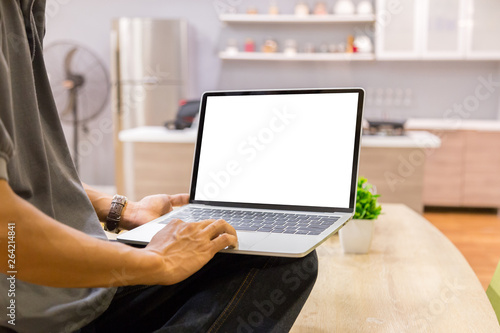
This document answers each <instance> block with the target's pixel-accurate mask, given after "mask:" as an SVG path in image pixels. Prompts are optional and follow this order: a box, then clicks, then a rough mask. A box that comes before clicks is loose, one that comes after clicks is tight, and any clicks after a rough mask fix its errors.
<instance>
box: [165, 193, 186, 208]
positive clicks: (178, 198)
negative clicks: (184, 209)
mask: <svg viewBox="0 0 500 333" xmlns="http://www.w3.org/2000/svg"><path fill="white" fill-rule="evenodd" d="M169 199H170V203H171V204H172V206H184V205H187V204H188V203H189V194H187V193H181V194H173V195H169Z"/></svg>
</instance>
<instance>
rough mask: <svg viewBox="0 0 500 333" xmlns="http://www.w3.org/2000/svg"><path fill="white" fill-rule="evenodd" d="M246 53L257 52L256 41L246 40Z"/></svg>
mask: <svg viewBox="0 0 500 333" xmlns="http://www.w3.org/2000/svg"><path fill="white" fill-rule="evenodd" d="M245 52H255V41H254V40H253V39H252V38H247V39H246V40H245Z"/></svg>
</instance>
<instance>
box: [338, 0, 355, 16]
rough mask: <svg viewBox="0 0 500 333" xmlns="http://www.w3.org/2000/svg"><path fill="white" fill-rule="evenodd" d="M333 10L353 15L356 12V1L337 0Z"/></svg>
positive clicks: (340, 13) (339, 13)
mask: <svg viewBox="0 0 500 333" xmlns="http://www.w3.org/2000/svg"><path fill="white" fill-rule="evenodd" d="M333 12H334V13H335V14H337V15H352V14H354V12H355V7H354V3H352V1H351V0H337V2H336V3H335V7H334V8H333Z"/></svg>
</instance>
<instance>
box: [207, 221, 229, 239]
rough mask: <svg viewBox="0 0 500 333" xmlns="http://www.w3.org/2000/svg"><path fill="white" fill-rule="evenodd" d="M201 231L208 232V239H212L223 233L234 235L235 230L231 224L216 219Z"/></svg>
mask: <svg viewBox="0 0 500 333" xmlns="http://www.w3.org/2000/svg"><path fill="white" fill-rule="evenodd" d="M203 231H204V232H206V233H207V234H208V236H209V237H210V239H214V238H216V237H217V236H219V235H220V234H224V233H225V234H230V235H233V236H236V230H234V228H233V226H232V225H230V224H229V223H227V222H226V221H224V220H217V221H215V222H213V223H211V224H209V225H207V226H206V227H205V229H204V230H203Z"/></svg>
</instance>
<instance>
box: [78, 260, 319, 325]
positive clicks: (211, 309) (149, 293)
mask: <svg viewBox="0 0 500 333" xmlns="http://www.w3.org/2000/svg"><path fill="white" fill-rule="evenodd" d="M317 272H318V258H317V256H316V252H315V251H314V252H312V253H310V254H309V255H308V256H306V257H304V258H299V259H295V258H293V259H291V258H278V257H264V256H249V255H239V254H238V255H236V254H217V255H216V256H215V257H214V258H213V259H212V260H211V261H210V262H209V263H208V264H207V265H205V267H203V268H202V269H201V270H200V271H198V272H197V273H195V274H193V275H192V276H191V277H189V278H188V279H186V280H184V281H182V282H180V283H177V284H175V285H172V286H129V287H121V288H119V289H118V291H117V293H116V295H115V297H114V299H113V301H112V302H111V304H110V306H109V308H108V309H107V310H106V311H105V312H104V313H103V314H102V315H101V316H100V317H99V318H97V319H96V320H94V321H93V322H91V323H90V324H89V325H87V326H85V327H83V328H82V329H80V330H79V332H80V333H96V332H106V333H108V332H134V333H136V332H140V333H146V332H162V333H167V332H176V333H179V332H231V333H252V332H288V331H289V330H290V328H291V327H292V325H293V323H294V321H295V319H296V318H297V316H298V315H299V313H300V310H301V309H302V307H303V305H304V303H305V301H306V300H307V297H308V296H309V294H310V292H311V290H312V288H313V285H314V282H315V281H316V277H317Z"/></svg>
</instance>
